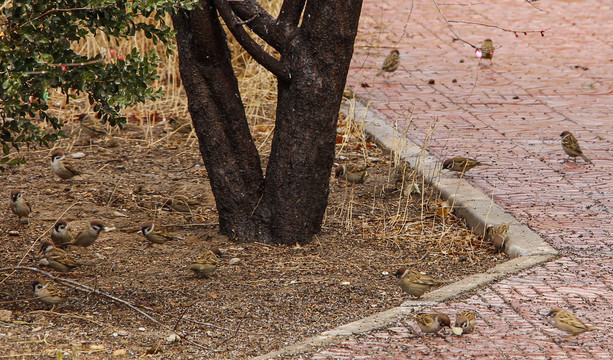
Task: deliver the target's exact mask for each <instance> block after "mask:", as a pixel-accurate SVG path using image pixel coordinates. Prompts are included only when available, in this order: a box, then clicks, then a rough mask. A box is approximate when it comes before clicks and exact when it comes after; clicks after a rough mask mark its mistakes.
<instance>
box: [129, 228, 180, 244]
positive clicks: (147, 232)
mask: <svg viewBox="0 0 613 360" xmlns="http://www.w3.org/2000/svg"><path fill="white" fill-rule="evenodd" d="M138 232H139V233H140V234H143V236H144V237H145V238H146V239H147V240H149V241H150V242H151V243H153V244H163V243H165V242H167V241H169V240H175V239H181V238H180V237H178V236H175V235H174V234H171V233H169V232H167V231H165V230H164V229H161V228H157V227H156V226H155V224H153V223H145V224H142V225H141V228H140V230H138Z"/></svg>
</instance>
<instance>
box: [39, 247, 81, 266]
mask: <svg viewBox="0 0 613 360" xmlns="http://www.w3.org/2000/svg"><path fill="white" fill-rule="evenodd" d="M41 251H42V252H43V254H44V255H45V258H46V259H47V261H48V262H49V266H50V267H52V268H54V269H55V270H57V271H61V272H69V271H71V270H73V269H74V268H76V267H79V266H81V265H83V264H81V263H80V262H78V261H77V260H75V259H74V258H73V257H72V256H71V255H70V254H68V253H67V252H66V251H64V250H62V249H58V248H56V247H55V246H53V245H52V244H51V243H49V242H44V243H43V246H42V248H41Z"/></svg>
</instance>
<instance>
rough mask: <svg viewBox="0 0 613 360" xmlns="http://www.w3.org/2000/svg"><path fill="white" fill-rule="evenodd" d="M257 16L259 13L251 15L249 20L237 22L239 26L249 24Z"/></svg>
mask: <svg viewBox="0 0 613 360" xmlns="http://www.w3.org/2000/svg"><path fill="white" fill-rule="evenodd" d="M256 17H258V15H257V14H255V15H253V16H252V17H250V18H249V19H247V20H245V21H239V22H237V23H236V25H239V26H243V25H247V24H249V23H250V22H252V21H253V20H255V18H256Z"/></svg>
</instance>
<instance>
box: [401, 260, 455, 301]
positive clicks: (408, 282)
mask: <svg viewBox="0 0 613 360" xmlns="http://www.w3.org/2000/svg"><path fill="white" fill-rule="evenodd" d="M394 275H396V277H397V278H398V285H400V287H401V288H402V290H404V291H405V292H406V293H407V294H409V295H413V296H415V297H417V298H418V299H419V298H420V297H421V296H422V295H423V294H424V293H425V292H426V291H428V290H430V289H431V288H432V287H433V286H435V285H438V284H442V283H445V281H440V280H434V279H433V278H431V277H429V276H427V275H423V274H421V273H419V272H417V271H415V270H410V269H409V268H402V269H398V271H396V273H395V274H394Z"/></svg>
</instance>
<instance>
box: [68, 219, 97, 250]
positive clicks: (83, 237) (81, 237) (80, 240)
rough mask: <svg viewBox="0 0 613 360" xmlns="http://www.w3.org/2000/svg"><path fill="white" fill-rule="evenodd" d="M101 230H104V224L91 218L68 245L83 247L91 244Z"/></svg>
mask: <svg viewBox="0 0 613 360" xmlns="http://www.w3.org/2000/svg"><path fill="white" fill-rule="evenodd" d="M102 230H104V224H103V223H102V222H101V221H99V220H92V221H91V222H90V223H89V225H88V226H87V228H86V229H83V230H81V232H80V233H79V234H78V235H77V236H76V237H75V238H74V240H73V241H72V242H71V243H70V245H74V246H80V247H84V248H85V247H88V246H91V244H93V243H94V241H96V239H98V235H100V232H101V231H102Z"/></svg>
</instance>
